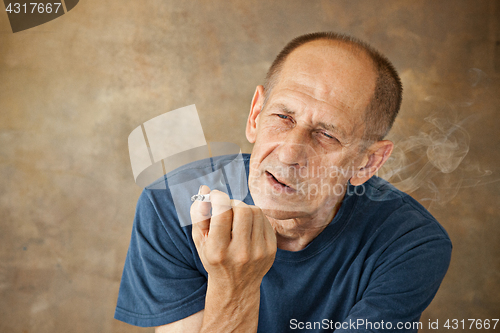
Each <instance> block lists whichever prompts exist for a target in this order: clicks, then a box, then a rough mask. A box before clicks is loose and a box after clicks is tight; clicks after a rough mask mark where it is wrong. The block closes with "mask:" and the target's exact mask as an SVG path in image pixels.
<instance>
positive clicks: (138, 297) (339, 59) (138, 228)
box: [115, 33, 451, 333]
mask: <svg viewBox="0 0 500 333" xmlns="http://www.w3.org/2000/svg"><path fill="white" fill-rule="evenodd" d="M401 92H402V89H401V83H400V80H399V78H398V76H397V73H396V71H395V70H394V68H393V67H392V65H391V64H390V63H389V62H388V60H387V59H385V58H384V57H383V56H381V55H380V54H379V53H378V52H376V51H375V50H373V49H372V48H371V47H369V46H368V45H366V44H364V43H362V42H360V41H358V40H356V39H353V38H350V37H347V36H343V35H337V34H334V33H316V34H309V35H304V36H301V37H298V38H296V39H294V40H293V41H291V42H290V43H289V44H288V45H287V46H286V47H285V48H284V49H283V51H282V52H281V53H280V54H279V55H278V57H277V58H276V60H275V61H274V63H273V65H272V67H271V68H270V70H269V72H268V75H267V77H266V82H265V86H258V87H257V89H256V91H255V95H254V97H253V100H252V104H251V108H250V115H249V117H248V122H247V127H246V136H247V138H248V140H249V141H250V142H251V143H254V147H253V150H252V154H251V157H250V156H248V155H244V156H243V158H242V159H243V162H244V163H245V164H246V168H247V170H246V171H247V174H248V188H249V189H250V194H249V195H248V196H247V197H246V198H245V200H244V202H239V201H234V200H233V201H231V200H230V197H229V196H228V195H227V194H225V193H224V192H220V191H211V189H210V188H211V187H213V186H215V185H214V184H204V185H205V186H202V187H201V188H200V193H201V194H208V193H210V199H211V202H198V201H197V202H195V203H194V204H193V205H192V206H191V212H190V214H191V218H192V221H193V222H194V224H193V225H192V226H186V227H181V225H180V224H179V222H178V220H177V219H178V215H177V213H178V212H176V211H175V209H174V208H173V205H172V195H171V194H170V192H169V190H168V188H167V189H166V190H156V191H154V190H148V189H146V190H145V191H144V192H143V194H142V195H141V197H140V199H139V203H138V207H137V213H136V218H135V222H134V229H133V234H132V240H131V245H130V249H129V253H128V255H127V261H126V264H125V269H124V274H123V278H122V284H121V288H120V295H119V298H118V305H117V310H116V314H115V317H116V318H117V319H120V320H123V321H126V322H128V323H131V324H134V325H139V326H160V327H158V328H157V331H158V332H180V331H181V330H182V332H256V331H258V332H266V333H269V332H289V331H294V330H296V329H304V330H310V331H333V330H335V331H336V332H368V331H369V332H377V331H379V330H380V331H384V332H389V331H397V332H415V331H417V329H418V328H420V327H421V326H419V324H418V320H419V318H420V315H421V313H422V311H423V310H424V309H425V308H426V307H427V306H428V305H429V303H430V302H431V300H432V298H433V297H434V295H435V293H436V291H437V289H438V287H439V285H440V283H441V281H442V279H443V277H444V275H445V273H446V270H447V268H448V265H449V261H450V255H451V242H450V240H449V238H448V235H447V234H446V231H445V230H444V229H443V228H442V227H441V226H440V225H439V224H438V222H436V220H435V219H434V218H433V217H432V216H431V215H430V214H429V213H428V212H427V211H426V210H425V209H424V208H423V207H422V206H420V205H419V204H418V203H417V202H416V201H415V200H413V199H412V198H411V197H410V196H408V195H406V194H404V193H402V192H400V191H398V190H397V189H395V188H394V187H392V186H391V185H390V184H388V183H387V182H385V181H383V180H381V179H380V178H378V177H376V176H374V174H375V173H376V172H377V170H379V169H380V167H381V166H382V165H383V164H384V162H385V161H386V160H387V159H388V157H389V155H390V154H391V151H392V149H393V143H392V142H390V141H388V140H384V139H383V138H384V136H385V135H386V134H387V132H388V131H389V129H390V127H391V126H392V123H393V122H394V118H395V117H396V114H397V113H398V110H399V106H400V103H401ZM225 159H227V157H220V158H213V159H209V160H204V161H198V162H195V163H191V164H189V165H187V166H185V167H182V168H180V169H179V170H177V171H175V172H176V173H177V174H180V175H181V174H184V173H190V172H200V170H203V169H207V170H209V171H210V170H213V169H214V167H216V166H217V165H222V164H224V163H225V162H224V161H225ZM174 178H175V177H174ZM170 185H171V184H170ZM210 212H211V213H210Z"/></svg>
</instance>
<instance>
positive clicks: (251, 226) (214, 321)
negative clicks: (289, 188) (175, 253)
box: [191, 186, 277, 332]
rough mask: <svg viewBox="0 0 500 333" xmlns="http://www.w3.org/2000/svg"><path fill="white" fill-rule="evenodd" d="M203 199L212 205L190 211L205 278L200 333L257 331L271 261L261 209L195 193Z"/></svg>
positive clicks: (272, 248)
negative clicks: (265, 277) (263, 283)
mask: <svg viewBox="0 0 500 333" xmlns="http://www.w3.org/2000/svg"><path fill="white" fill-rule="evenodd" d="M208 193H210V199H211V202H200V201H195V202H194V203H193V205H192V206H191V219H192V221H193V231H192V232H193V240H194V243H195V245H196V249H197V250H198V254H199V256H200V259H201V261H202V263H203V266H204V267H205V269H206V270H207V272H208V289H207V296H206V300H205V312H204V317H203V327H202V330H201V331H202V332H211V331H213V332H229V331H231V332H232V331H241V332H252V331H256V330H257V324H258V315H259V302H260V284H261V282H262V278H263V277H264V275H265V274H266V273H267V271H268V270H269V269H270V268H271V266H272V264H273V262H274V257H275V255H276V249H277V246H276V236H275V234H274V230H273V228H272V227H271V224H270V223H269V220H268V219H267V217H266V216H265V215H264V214H263V213H262V211H261V210H260V208H258V207H255V206H249V205H246V204H244V203H243V202H240V201H234V200H233V201H231V200H230V199H229V197H228V195H227V194H225V193H223V192H220V191H215V190H214V191H212V192H210V189H209V188H208V187H207V186H203V187H202V188H201V189H200V194H208ZM210 208H212V215H210Z"/></svg>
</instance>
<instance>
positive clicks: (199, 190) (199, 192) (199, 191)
mask: <svg viewBox="0 0 500 333" xmlns="http://www.w3.org/2000/svg"><path fill="white" fill-rule="evenodd" d="M202 187H203V185H200V188H199V189H198V194H201V188H202Z"/></svg>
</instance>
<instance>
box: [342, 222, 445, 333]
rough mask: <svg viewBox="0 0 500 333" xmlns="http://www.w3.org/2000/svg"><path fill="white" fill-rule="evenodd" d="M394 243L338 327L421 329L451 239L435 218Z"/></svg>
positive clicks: (358, 331)
mask: <svg viewBox="0 0 500 333" xmlns="http://www.w3.org/2000/svg"><path fill="white" fill-rule="evenodd" d="M410 219H411V218H410ZM388 243H390V245H388V246H387V247H384V248H383V251H382V252H381V253H380V254H378V259H377V260H376V261H375V264H374V267H373V271H372V274H371V277H370V279H369V281H368V284H367V286H366V289H364V291H363V294H362V297H361V299H360V300H359V301H358V302H357V303H356V304H355V305H354V306H353V307H352V309H351V310H350V312H349V315H348V317H347V318H346V319H345V320H344V321H343V324H344V326H343V328H341V329H338V330H335V332H339V333H340V332H342V333H345V332H356V333H361V332H417V331H418V329H421V328H423V327H422V326H421V325H423V324H426V323H421V324H419V320H420V316H421V313H422V312H423V311H424V310H425V308H426V307H427V306H428V305H429V304H430V302H431V301H432V299H433V298H434V296H435V294H436V292H437V290H438V288H439V286H440V284H441V281H442V280H443V278H444V276H445V274H446V271H447V270H448V266H449V263H450V259H451V250H452V246H451V241H450V240H449V238H448V236H447V234H446V233H445V232H444V231H441V229H440V227H438V226H437V222H436V223H433V221H430V223H428V224H425V225H422V226H420V227H418V228H415V229H412V230H404V232H401V233H400V236H398V237H397V238H396V239H389V240H388Z"/></svg>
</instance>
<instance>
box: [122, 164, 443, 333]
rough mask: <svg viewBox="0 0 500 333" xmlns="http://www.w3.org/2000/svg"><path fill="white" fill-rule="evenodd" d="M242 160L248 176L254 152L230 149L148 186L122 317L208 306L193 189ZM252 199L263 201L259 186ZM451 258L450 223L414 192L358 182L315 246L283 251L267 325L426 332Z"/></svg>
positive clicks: (154, 318)
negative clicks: (190, 219)
mask: <svg viewBox="0 0 500 333" xmlns="http://www.w3.org/2000/svg"><path fill="white" fill-rule="evenodd" d="M237 159H240V162H242V163H241V165H244V167H243V170H237V171H238V172H243V174H245V173H246V175H247V176H248V166H249V159H250V156H249V155H246V154H243V155H241V154H240V155H238V156H237V157H235V156H224V157H218V158H210V159H206V160H202V161H197V162H194V163H190V164H188V165H186V166H184V167H181V168H179V169H177V170H175V171H173V172H171V173H170V174H169V175H168V177H166V179H165V180H160V181H158V182H156V183H154V184H152V186H150V187H148V188H146V189H145V190H144V191H143V193H142V194H141V196H140V198H139V201H138V204H137V209H136V215H135V220H134V225H133V229H132V238H131V242H130V247H129V250H128V253H127V259H126V261H125V267H124V271H123V276H122V281H121V285H120V292H119V296H118V302H117V307H116V312H115V318H116V319H119V320H122V321H124V322H127V323H129V324H132V325H137V326H143V327H144V326H161V325H164V324H168V323H171V322H174V321H177V320H180V319H183V318H185V317H188V316H189V315H192V314H194V313H196V312H198V311H200V310H202V309H203V308H204V303H205V293H206V287H207V272H206V271H205V269H204V267H203V265H202V263H201V261H200V258H199V256H198V253H197V250H196V247H195V245H194V243H193V239H192V237H191V226H190V225H189V223H186V221H185V219H186V216H188V214H189V206H190V205H191V202H190V200H189V196H190V195H192V194H195V193H197V189H198V188H197V187H196V186H198V187H199V185H201V183H200V182H199V181H198V182H197V180H200V179H203V181H207V179H208V180H209V181H213V182H218V180H215V179H216V178H217V177H212V178H211V177H210V176H208V177H207V175H213V174H215V173H216V171H220V170H223V172H222V174H223V175H224V177H225V178H224V179H226V181H227V180H228V177H230V175H231V172H232V171H231V170H229V169H230V168H233V169H234V168H235V167H234V165H238V164H237V163H230V162H231V161H232V162H234V161H235V160H237ZM233 171H234V170H233ZM203 177H205V178H203ZM243 178H244V177H243ZM228 183H229V184H230V183H231V182H230V181H229V182H228ZM205 185H208V186H209V187H211V188H213V187H214V186H220V182H219V183H217V184H210V183H205ZM171 188H175V191H172V190H171ZM183 188H186V191H184V192H185V193H181V192H182V191H180V190H179V189H183ZM242 188H243V189H245V188H246V187H245V186H243V187H241V188H239V189H238V191H239V192H238V195H241V193H244V192H242V191H241V189H242ZM228 192H230V196H235V197H236V195H231V189H230V188H228ZM179 198H181V199H182V200H179ZM244 201H245V202H246V203H247V204H253V201H252V198H251V196H250V195H249V194H248V195H246V196H244ZM179 202H184V203H185V204H184V206H183V205H182V204H180V203H179ZM186 209H187V212H186V211H185V210H186ZM183 219H184V221H181V220H183ZM450 257H451V242H450V239H449V237H448V235H447V233H446V231H445V230H444V229H443V228H442V227H441V226H440V225H439V223H438V222H437V221H436V220H435V219H434V218H433V217H432V215H431V214H430V213H429V212H428V211H427V210H426V209H425V208H424V207H422V206H421V205H420V204H419V203H418V202H416V201H415V200H414V199H412V198H411V197H410V196H409V195H407V194H405V193H403V192H401V191H399V190H397V189H396V188H395V187H393V186H392V185H390V184H389V183H388V182H386V181H385V180H382V179H380V178H378V177H372V178H371V179H370V180H369V181H368V182H366V183H365V184H364V185H361V186H356V187H354V186H352V185H350V184H349V185H348V188H347V192H346V195H345V197H344V200H343V202H342V205H341V207H340V209H339V211H338V213H337V214H336V216H335V217H334V219H333V220H332V221H331V223H330V224H329V225H328V226H327V227H326V228H325V229H324V230H323V231H322V232H321V233H320V234H319V235H318V236H317V237H316V238H315V239H314V240H313V241H312V242H311V243H310V244H309V245H308V246H307V247H306V248H304V249H303V250H301V251H297V252H291V251H285V250H281V249H278V250H277V253H276V259H275V261H274V264H273V266H272V267H271V269H270V270H269V272H268V273H267V274H266V275H265V276H264V278H263V280H262V284H261V298H260V310H259V325H258V332H262V333H273V332H294V331H307V332H332V331H335V332H379V331H380V332H391V331H393V332H416V331H417V328H421V327H419V326H418V325H419V324H418V320H419V318H420V315H421V313H422V311H423V310H424V309H425V308H426V307H427V306H428V305H429V303H430V302H431V300H432V298H433V297H434V295H435V293H436V292H437V290H438V288H439V285H440V283H441V281H442V279H443V277H444V275H445V273H446V271H447V269H448V265H449V262H450ZM414 322H415V323H414Z"/></svg>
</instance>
